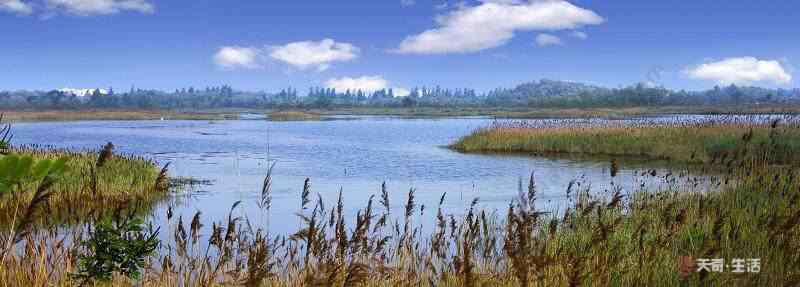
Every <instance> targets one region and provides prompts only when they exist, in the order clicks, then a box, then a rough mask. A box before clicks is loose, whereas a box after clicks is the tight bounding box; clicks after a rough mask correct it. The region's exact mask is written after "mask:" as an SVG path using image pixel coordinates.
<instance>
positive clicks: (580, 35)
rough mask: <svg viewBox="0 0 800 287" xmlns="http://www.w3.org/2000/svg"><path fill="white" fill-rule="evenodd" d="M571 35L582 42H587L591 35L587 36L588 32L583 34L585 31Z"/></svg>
mask: <svg viewBox="0 0 800 287" xmlns="http://www.w3.org/2000/svg"><path fill="white" fill-rule="evenodd" d="M569 35H570V36H572V37H575V38H578V39H581V40H586V39H588V38H589V34H586V32H583V31H573V32H572V33H570V34H569Z"/></svg>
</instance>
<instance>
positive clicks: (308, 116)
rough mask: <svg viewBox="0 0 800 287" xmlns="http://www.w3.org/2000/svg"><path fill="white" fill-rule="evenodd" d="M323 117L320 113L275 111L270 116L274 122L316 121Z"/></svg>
mask: <svg viewBox="0 0 800 287" xmlns="http://www.w3.org/2000/svg"><path fill="white" fill-rule="evenodd" d="M321 118H322V117H321V116H320V114H318V113H313V112H306V111H274V112H271V113H270V114H269V119H270V120H273V121H314V120H320V119H321Z"/></svg>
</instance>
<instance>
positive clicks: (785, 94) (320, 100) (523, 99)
mask: <svg viewBox="0 0 800 287" xmlns="http://www.w3.org/2000/svg"><path fill="white" fill-rule="evenodd" d="M758 104H765V105H787V104H788V105H792V104H800V89H768V88H761V87H749V86H736V85H729V86H723V87H720V86H716V87H714V88H712V89H709V90H704V91H686V90H671V89H667V88H664V87H661V86H652V85H646V84H641V83H640V84H636V85H631V86H627V87H620V88H607V87H600V86H595V85H588V84H582V83H575V82H565V81H554V80H539V81H533V82H528V83H524V84H521V85H518V86H516V87H513V88H498V89H494V90H491V91H488V92H483V93H478V92H476V91H475V90H474V89H467V88H462V89H445V88H441V87H434V88H427V87H422V88H414V89H412V90H411V91H409V92H408V94H407V95H403V96H400V95H398V94H397V91H394V90H392V89H384V90H378V91H371V92H367V91H360V90H356V91H352V90H347V91H337V90H335V89H332V88H320V87H312V88H310V89H309V90H308V92H307V93H305V94H304V95H300V93H299V92H298V91H297V90H296V89H294V88H286V89H282V90H280V91H278V92H263V91H260V92H252V91H241V90H235V89H233V88H232V87H231V86H228V85H223V86H218V87H206V88H204V89H196V88H193V87H190V88H184V89H177V90H175V91H169V92H167V91H161V90H153V89H137V88H133V87H132V88H131V89H130V90H128V91H125V92H115V91H114V90H113V89H108V91H107V92H106V93H101V92H100V91H99V90H95V91H94V93H91V94H89V95H86V96H82V97H79V96H76V95H74V94H72V93H69V92H63V91H58V90H53V91H26V90H23V91H0V109H5V110H8V109H12V110H13V109H84V108H98V109H212V108H322V109H326V108H348V107H517V108H518V107H531V108H594V107H650V106H718V105H758Z"/></svg>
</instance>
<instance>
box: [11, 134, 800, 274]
mask: <svg viewBox="0 0 800 287" xmlns="http://www.w3.org/2000/svg"><path fill="white" fill-rule="evenodd" d="M740 140H744V139H740ZM767 146H773V145H767ZM759 151H761V150H759ZM735 156H736V157H737V164H736V165H734V166H732V168H731V169H729V170H728V173H727V174H725V175H724V177H726V178H729V179H731V180H729V181H728V182H729V183H728V184H723V183H722V182H723V181H722V180H714V181H708V182H702V181H700V180H698V179H697V178H696V177H694V176H690V175H686V174H682V173H676V174H677V175H673V174H671V173H667V174H663V175H657V174H652V173H644V175H642V176H646V177H651V178H653V179H658V180H664V181H673V180H674V178H675V177H678V178H680V180H681V181H689V182H695V184H710V185H715V186H716V185H719V188H717V189H712V191H708V192H697V191H695V190H696V189H688V188H686V185H683V184H674V185H669V186H666V187H662V188H660V189H658V190H643V189H641V190H623V189H622V188H620V187H617V188H615V189H612V190H609V191H607V192H604V193H592V192H591V191H590V189H589V188H588V186H589V184H588V183H585V184H574V185H572V184H571V185H570V186H569V187H567V190H566V193H567V195H568V198H569V209H568V210H566V211H564V212H562V213H545V212H542V211H539V210H536V208H535V207H536V202H537V197H538V190H537V187H536V179H535V176H534V175H533V174H532V175H531V177H530V178H529V179H528V182H527V188H525V185H524V184H520V189H519V191H518V193H519V196H518V197H517V198H516V199H514V200H513V201H512V202H510V204H509V206H508V209H507V210H506V211H505V212H502V213H495V212H491V211H484V210H479V209H478V208H477V206H478V204H477V203H478V202H479V200H478V199H475V200H473V202H472V204H471V205H470V206H469V207H468V208H467V209H466V210H465V211H464V212H463V213H455V214H447V213H445V212H444V211H443V209H442V207H441V206H442V204H444V203H445V202H446V201H447V198H446V195H443V196H442V197H441V200H440V204H439V208H438V210H437V212H436V214H435V215H434V216H435V220H434V222H435V223H434V226H432V228H431V229H428V230H430V231H429V232H423V230H425V229H424V228H422V227H423V226H422V225H421V224H420V223H417V222H415V220H414V219H415V218H419V217H422V216H423V207H422V206H420V205H418V204H417V203H416V202H415V193H416V191H415V190H414V189H411V190H409V191H408V193H407V200H406V202H405V204H404V209H403V210H402V212H400V214H397V213H391V215H390V210H389V203H388V201H387V199H388V196H387V194H388V193H390V192H398V191H390V190H388V189H387V188H386V186H385V185H384V186H383V188H382V189H381V194H379V195H377V196H378V197H380V198H381V199H380V200H378V204H379V205H375V204H374V203H373V202H374V197H369V198H367V199H366V200H365V203H364V204H365V205H364V208H362V209H360V210H359V211H358V212H357V214H356V216H355V217H354V218H352V219H349V218H346V217H345V216H344V212H343V209H344V207H343V198H342V196H341V193H340V195H339V199H338V201H337V202H336V203H335V204H334V205H332V206H331V205H329V204H327V203H326V202H324V201H323V200H322V199H321V197H319V196H317V197H316V198H317V199H316V200H314V197H315V196H314V194H313V192H312V191H311V188H310V183H309V180H306V181H305V183H304V184H303V187H304V188H303V190H304V191H303V193H302V194H301V203H302V204H301V206H299V207H298V208H299V211H298V216H299V217H300V218H301V219H302V222H303V224H302V226H300V227H299V228H298V230H297V231H296V232H294V233H292V234H287V235H279V234H271V233H270V232H269V230H268V229H265V228H264V227H263V225H258V224H253V222H251V221H250V219H249V218H247V217H241V216H238V215H237V214H239V213H238V212H237V209H238V206H239V205H240V204H241V202H237V203H235V204H234V205H233V206H232V207H231V210H230V212H229V214H228V216H227V219H226V220H224V221H222V222H212V223H207V222H206V223H204V222H203V219H202V214H201V213H200V212H198V213H196V214H195V215H194V216H192V218H191V220H189V219H188V218H183V217H181V216H178V217H175V216H174V214H173V213H172V210H171V209H168V210H167V215H166V218H167V221H169V223H168V224H167V226H169V227H170V229H171V234H172V236H171V239H170V240H167V241H164V242H162V245H161V246H160V248H159V252H158V255H155V256H152V257H150V258H149V259H148V260H149V264H147V265H148V267H147V268H146V269H145V270H144V272H143V278H142V279H141V281H137V282H132V281H130V279H126V278H124V277H122V276H116V277H114V278H113V279H112V281H111V282H110V283H109V284H110V285H112V286H129V285H132V284H136V285H140V286H222V285H245V286H679V285H685V286H723V285H728V286H797V284H800V253H798V252H796V250H797V248H798V247H799V246H800V174H798V171H800V170H798V169H797V168H796V167H791V166H790V167H789V168H786V167H776V166H774V165H771V164H769V160H768V158H766V157H763V156H745V155H741V154H739V155H735ZM266 177H267V178H266V179H265V181H264V185H265V186H264V188H263V189H262V190H263V196H262V198H260V199H259V200H260V201H261V202H265V201H266V198H268V197H269V195H268V193H269V192H268V191H269V186H270V185H271V183H272V179H271V173H268V174H267V176H266ZM261 205H262V206H267V205H266V204H261ZM393 215H394V216H393ZM351 220H352V221H351ZM207 224H210V227H211V228H210V231H209V232H206V233H204V232H203V230H204V229H203V226H207ZM84 231H85V228H84V227H73V228H71V229H68V230H66V231H65V230H60V231H59V230H56V229H52V228H51V229H39V230H38V231H36V232H33V233H30V234H28V235H26V237H25V240H23V241H22V242H21V243H20V244H18V245H17V248H16V249H14V250H13V251H12V252H11V254H9V255H8V256H7V259H5V261H4V262H3V264H2V265H0V282H3V284H5V285H7V286H33V285H39V286H43V285H59V286H70V285H73V284H76V282H74V281H72V280H71V279H70V278H69V276H67V275H68V274H70V273H71V272H74V271H75V268H76V267H75V262H76V254H81V253H82V252H84V250H81V247H80V246H78V245H75V244H73V242H77V241H80V240H81V239H82V238H83V237H85V236H86V234H85V232H84ZM687 257H688V258H689V260H686V258H687ZM698 258H724V259H726V263H727V262H729V260H732V259H734V258H760V259H761V270H760V272H758V273H732V272H730V270H728V271H726V272H724V273H716V272H705V271H703V272H696V271H695V270H696V268H697V266H692V263H694V262H695V261H694V259H698ZM680 262H684V263H687V262H688V264H689V266H688V267H687V266H680V265H679V263H680ZM0 285H2V284H0Z"/></svg>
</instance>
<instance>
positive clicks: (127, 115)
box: [0, 110, 239, 121]
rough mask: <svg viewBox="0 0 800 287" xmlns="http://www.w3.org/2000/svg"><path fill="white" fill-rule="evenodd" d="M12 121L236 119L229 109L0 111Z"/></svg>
mask: <svg viewBox="0 0 800 287" xmlns="http://www.w3.org/2000/svg"><path fill="white" fill-rule="evenodd" d="M0 113H2V114H4V115H5V118H6V119H8V120H13V121H76V120H160V119H162V118H163V119H166V120H222V119H237V118H238V117H239V113H238V112H231V111H200V112H197V111H192V112H181V111H159V110H62V111H54V110H50V111H0Z"/></svg>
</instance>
